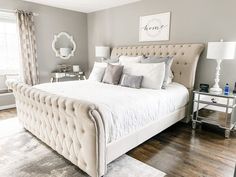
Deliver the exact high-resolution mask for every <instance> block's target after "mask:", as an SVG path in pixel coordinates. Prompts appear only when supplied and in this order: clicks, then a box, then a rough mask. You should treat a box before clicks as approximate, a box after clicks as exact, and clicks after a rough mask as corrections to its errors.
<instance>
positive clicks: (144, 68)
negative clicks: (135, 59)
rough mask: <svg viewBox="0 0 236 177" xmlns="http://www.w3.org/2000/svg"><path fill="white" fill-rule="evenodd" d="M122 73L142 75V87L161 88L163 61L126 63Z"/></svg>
mask: <svg viewBox="0 0 236 177" xmlns="http://www.w3.org/2000/svg"><path fill="white" fill-rule="evenodd" d="M123 73H124V74H129V75H136V76H143V80H142V84H141V87H142V88H149V89H161V87H162V84H163V81H164V77H165V63H164V62H162V63H146V64H143V63H128V64H125V65H124V70H123Z"/></svg>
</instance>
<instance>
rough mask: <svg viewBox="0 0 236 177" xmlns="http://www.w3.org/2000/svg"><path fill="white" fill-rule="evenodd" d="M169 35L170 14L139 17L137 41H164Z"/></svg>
mask: <svg viewBox="0 0 236 177" xmlns="http://www.w3.org/2000/svg"><path fill="white" fill-rule="evenodd" d="M169 35H170V12H167V13H161V14H155V15H148V16H142V17H140V23H139V41H140V42H144V41H166V40H169Z"/></svg>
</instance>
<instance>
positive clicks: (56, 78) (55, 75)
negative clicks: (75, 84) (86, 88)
mask: <svg viewBox="0 0 236 177" xmlns="http://www.w3.org/2000/svg"><path fill="white" fill-rule="evenodd" d="M51 75H52V77H51V82H60V79H63V78H71V79H73V80H86V77H85V74H84V72H83V71H79V72H52V73H51Z"/></svg>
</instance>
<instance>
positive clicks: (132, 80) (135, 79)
mask: <svg viewBox="0 0 236 177" xmlns="http://www.w3.org/2000/svg"><path fill="white" fill-rule="evenodd" d="M142 80H143V76H133V75H129V74H123V75H122V77H121V80H120V85H121V86H124V87H131V88H137V89H139V88H140V87H141V84H142Z"/></svg>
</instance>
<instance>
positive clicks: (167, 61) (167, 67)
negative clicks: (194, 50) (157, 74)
mask: <svg viewBox="0 0 236 177" xmlns="http://www.w3.org/2000/svg"><path fill="white" fill-rule="evenodd" d="M162 62H165V77H164V81H163V85H162V88H163V89H165V88H166V86H167V84H168V81H169V77H172V78H173V77H174V76H173V73H172V71H171V65H172V63H173V57H170V56H167V57H157V56H150V57H147V58H144V59H142V60H141V63H162ZM172 78H171V79H172Z"/></svg>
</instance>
